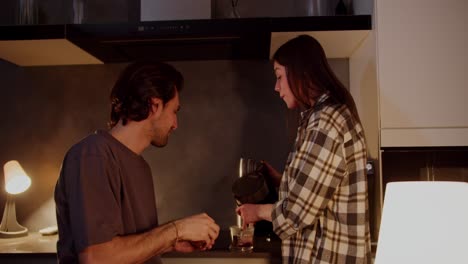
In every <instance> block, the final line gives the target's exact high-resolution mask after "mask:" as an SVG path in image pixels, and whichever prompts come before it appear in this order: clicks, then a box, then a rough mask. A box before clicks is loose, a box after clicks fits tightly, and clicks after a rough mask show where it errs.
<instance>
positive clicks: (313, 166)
mask: <svg viewBox="0 0 468 264" xmlns="http://www.w3.org/2000/svg"><path fill="white" fill-rule="evenodd" d="M291 158H292V159H291V162H290V163H289V166H287V168H286V170H285V172H284V175H283V178H282V180H283V181H284V182H282V185H284V184H286V185H287V187H285V188H283V191H284V192H285V195H280V199H279V201H278V202H277V203H276V204H274V208H273V211H272V214H271V216H272V222H273V229H274V232H275V233H276V234H277V235H278V236H279V237H280V238H281V239H286V238H288V237H290V236H291V235H293V234H295V233H297V232H298V231H299V230H301V229H302V228H304V227H306V226H310V225H313V224H314V223H315V221H316V219H317V218H318V216H320V214H321V213H322V212H323V210H324V208H326V206H327V204H328V203H329V201H330V199H332V197H333V195H334V193H335V190H336V188H337V187H338V186H339V185H340V182H341V180H342V179H343V177H344V174H345V173H346V171H345V169H344V167H345V160H344V158H343V144H342V140H339V135H338V134H336V133H333V132H330V131H326V130H323V129H310V130H306V131H305V135H304V140H303V142H302V143H301V145H300V147H299V149H298V150H297V151H296V152H295V153H293V155H292V157H291ZM283 187H284V186H283Z"/></svg>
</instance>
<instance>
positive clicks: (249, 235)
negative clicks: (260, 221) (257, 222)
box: [229, 225, 255, 252]
mask: <svg viewBox="0 0 468 264" xmlns="http://www.w3.org/2000/svg"><path fill="white" fill-rule="evenodd" d="M229 230H230V232H231V245H230V246H229V250H231V251H240V252H252V250H253V237H254V231H255V227H254V226H253V225H249V226H247V227H246V228H245V229H242V227H239V226H231V227H229Z"/></svg>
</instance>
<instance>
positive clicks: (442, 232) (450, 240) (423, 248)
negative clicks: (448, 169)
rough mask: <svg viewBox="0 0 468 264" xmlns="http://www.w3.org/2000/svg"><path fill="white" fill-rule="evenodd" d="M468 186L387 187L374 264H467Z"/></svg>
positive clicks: (422, 184) (423, 184) (397, 184)
mask: <svg viewBox="0 0 468 264" xmlns="http://www.w3.org/2000/svg"><path fill="white" fill-rule="evenodd" d="M467 249H468V183H465V182H394V183H389V184H387V187H386V191H385V199H384V205H383V212H382V221H381V225H380V233H379V240H378V244H377V253H376V258H375V264H395V263H398V264H405V263H408V264H409V263H411V264H414V263H424V264H436V263H437V264H439V263H444V264H450V263H457V264H458V263H468V250H467Z"/></svg>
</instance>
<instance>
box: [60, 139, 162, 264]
mask: <svg viewBox="0 0 468 264" xmlns="http://www.w3.org/2000/svg"><path fill="white" fill-rule="evenodd" d="M55 203H56V213H57V223H58V227H59V240H58V242H57V251H58V258H59V261H60V262H63V263H69V262H72V263H73V262H78V254H79V252H81V251H83V250H84V249H85V248H86V247H88V246H91V245H95V244H100V243H104V242H108V241H110V240H112V238H114V237H116V236H124V235H129V234H137V233H141V232H145V231H148V230H150V229H152V228H154V227H156V226H157V225H158V217H157V212H156V203H155V196H154V187H153V178H152V175H151V170H150V167H149V165H148V163H147V162H146V161H145V160H144V159H143V157H141V156H140V155H137V154H135V153H134V152H132V151H131V150H130V149H128V148H127V147H126V146H125V145H123V144H122V143H120V142H119V141H118V140H116V139H115V138H114V137H113V136H111V135H110V134H109V133H108V132H107V131H103V130H99V131H97V132H96V133H94V134H92V135H89V136H88V137H86V138H84V139H83V140H82V141H80V142H79V143H77V144H76V145H74V146H73V147H72V148H71V149H70V150H69V151H68V153H67V154H66V156H65V159H64V161H63V164H62V169H61V172H60V177H59V179H58V181H57V185H56V187H55ZM159 262H160V260H159V258H158V257H155V258H153V259H151V260H149V261H148V263H159Z"/></svg>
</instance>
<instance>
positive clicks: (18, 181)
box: [3, 160, 31, 194]
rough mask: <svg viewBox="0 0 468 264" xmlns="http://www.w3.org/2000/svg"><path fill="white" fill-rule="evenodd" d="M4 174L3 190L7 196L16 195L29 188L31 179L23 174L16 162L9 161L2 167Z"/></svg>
mask: <svg viewBox="0 0 468 264" xmlns="http://www.w3.org/2000/svg"><path fill="white" fill-rule="evenodd" d="M3 171H4V172H5V190H6V191H7V192H8V193H9V194H18V193H22V192H24V191H26V190H27V189H28V188H29V186H31V178H29V176H28V175H27V174H26V172H24V170H23V168H22V167H21V165H20V164H19V162H18V161H16V160H10V161H8V162H7V163H5V165H4V166H3Z"/></svg>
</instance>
